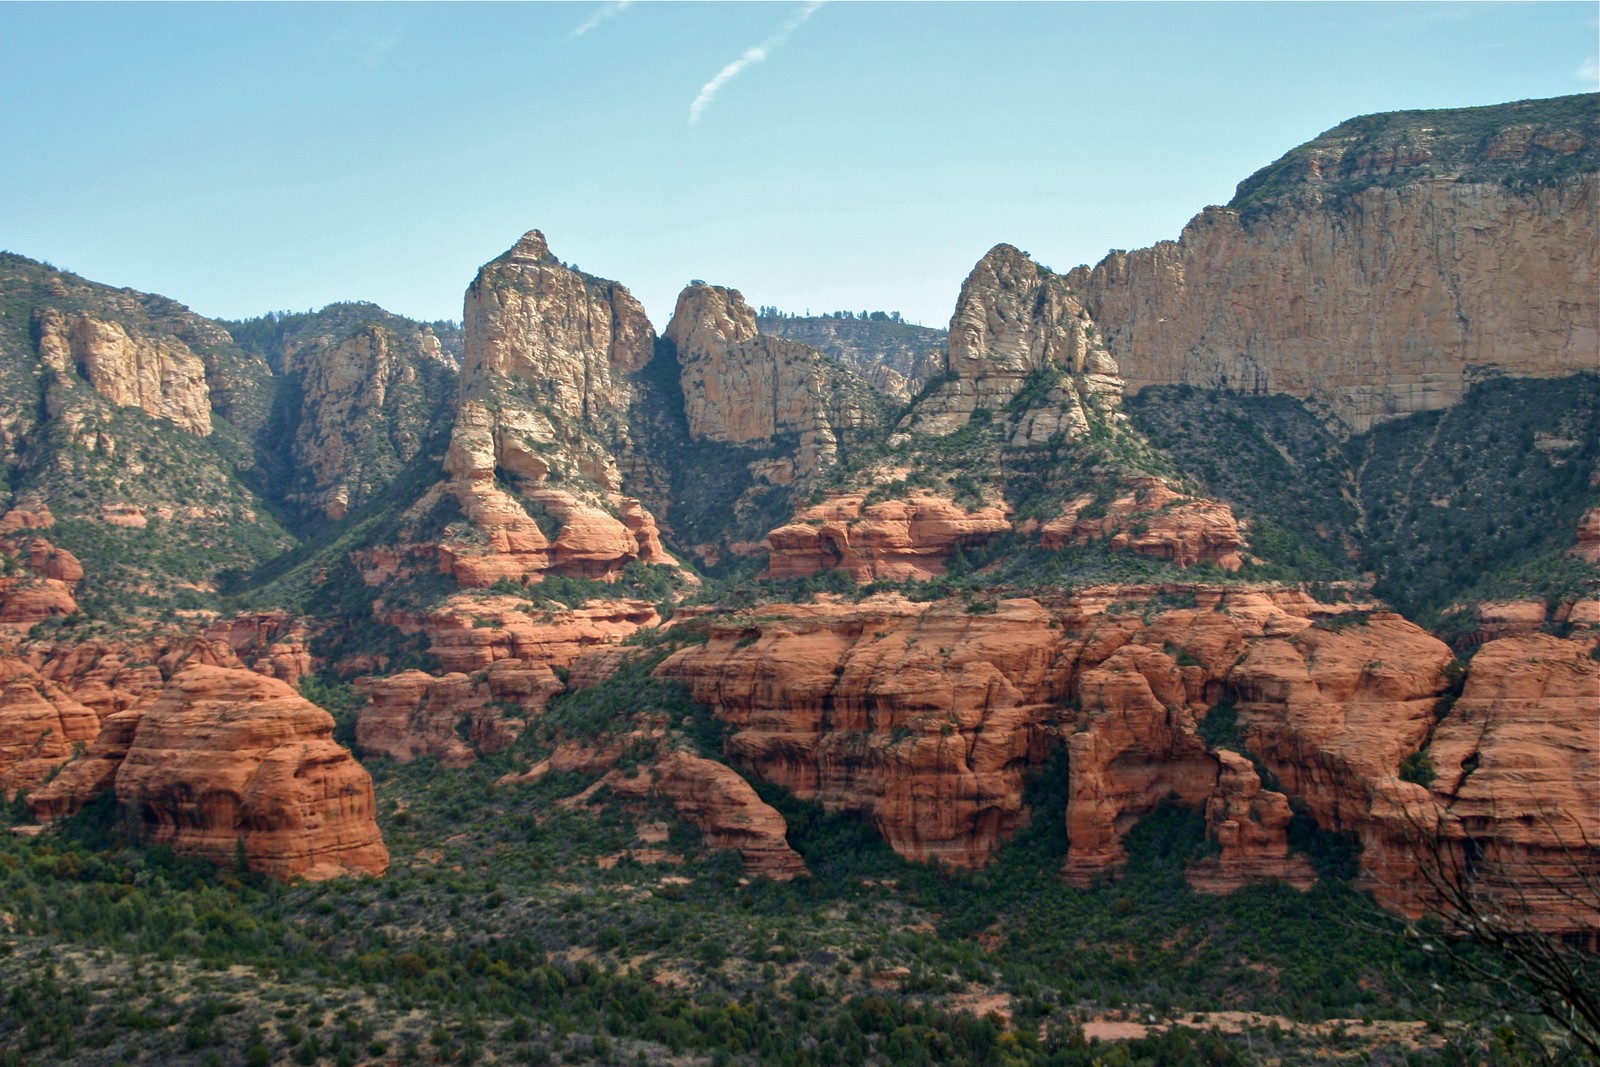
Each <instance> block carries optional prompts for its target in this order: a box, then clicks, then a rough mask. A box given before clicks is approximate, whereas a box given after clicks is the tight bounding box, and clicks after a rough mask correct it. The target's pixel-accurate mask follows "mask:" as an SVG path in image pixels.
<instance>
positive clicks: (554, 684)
mask: <svg viewBox="0 0 1600 1067" xmlns="http://www.w3.org/2000/svg"><path fill="white" fill-rule="evenodd" d="M390 621H391V622H392V623H393V624H395V625H397V626H399V628H400V629H401V630H402V631H404V632H421V633H425V634H426V635H427V637H428V647H429V651H430V652H432V653H433V655H434V656H436V657H437V658H438V660H439V664H440V667H441V668H442V671H443V673H442V674H438V675H431V674H427V673H425V672H423V671H416V670H412V671H403V672H401V673H399V674H395V675H391V676H389V677H372V678H364V679H362V680H360V681H359V682H358V683H357V688H358V689H359V690H360V691H361V692H362V693H364V694H365V695H366V696H367V697H368V698H369V700H370V701H371V704H370V706H368V707H367V708H364V709H362V711H361V713H360V715H359V716H358V718H357V720H356V746H357V748H358V749H359V750H360V751H361V753H362V754H363V755H375V756H388V757H390V758H392V759H397V760H400V761H401V762H406V761H409V760H412V759H415V758H417V757H418V756H437V757H439V758H440V759H442V760H443V761H444V762H445V763H446V764H447V765H450V766H462V765H464V764H467V763H471V762H473V760H475V759H476V758H477V756H478V754H479V753H485V754H490V753H495V752H498V751H500V750H502V749H504V748H506V747H507V746H509V745H510V744H511V743H512V742H513V741H515V740H516V739H517V737H518V736H519V735H520V734H521V733H522V731H523V729H524V728H525V727H526V726H527V724H528V722H529V721H530V720H532V719H534V718H536V717H537V716H538V715H539V714H540V713H542V712H543V711H544V709H545V706H546V704H548V703H549V701H550V698H551V697H553V696H555V695H556V694H557V693H560V692H562V691H563V690H564V689H565V688H566V686H565V685H564V684H563V683H562V681H561V680H560V679H559V678H558V677H557V676H556V674H555V671H557V670H563V671H564V670H566V669H567V668H569V667H571V666H572V665H573V664H574V663H575V662H577V660H578V659H579V658H580V657H583V656H585V655H587V654H590V653H592V652H594V651H596V650H598V649H602V648H608V647H611V646H614V645H616V644H618V643H620V642H621V641H622V640H623V639H624V638H626V637H629V636H631V635H632V634H634V633H636V632H638V631H639V630H640V629H641V628H643V627H646V626H655V625H657V624H659V623H660V622H661V618H660V616H658V615H657V614H656V611H655V608H654V607H653V606H652V605H650V604H649V603H646V602H644V601H638V600H621V601H604V602H602V601H594V602H592V603H590V604H588V605H585V606H584V607H581V608H572V609H568V610H565V611H549V610H539V611H535V610H532V605H530V604H529V603H528V602H527V601H525V600H521V599H519V598H516V597H507V596H501V597H468V596H458V597H454V598H451V599H450V600H448V601H446V602H444V603H443V604H440V605H439V606H437V607H435V608H434V609H432V610H431V611H429V612H427V613H426V614H425V615H424V616H422V617H421V618H416V617H404V616H394V617H391V619H390Z"/></svg>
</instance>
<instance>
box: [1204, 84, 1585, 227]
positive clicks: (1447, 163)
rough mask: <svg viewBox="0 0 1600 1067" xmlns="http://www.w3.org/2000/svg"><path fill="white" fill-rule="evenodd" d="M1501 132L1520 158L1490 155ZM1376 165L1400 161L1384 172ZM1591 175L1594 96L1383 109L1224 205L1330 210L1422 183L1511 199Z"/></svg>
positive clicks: (1245, 186) (1289, 160)
mask: <svg viewBox="0 0 1600 1067" xmlns="http://www.w3.org/2000/svg"><path fill="white" fill-rule="evenodd" d="M1508 131H1509V132H1510V136H1511V138H1512V140H1513V142H1514V143H1517V144H1520V145H1521V151H1520V152H1501V153H1491V152H1490V151H1489V149H1490V148H1491V146H1494V145H1495V144H1496V143H1497V142H1499V141H1500V140H1501V139H1502V138H1504V137H1506V136H1507V134H1508ZM1524 141H1525V142H1526V143H1523V142H1524ZM1574 149H1575V150H1574ZM1497 157H1498V158H1497ZM1313 160H1315V161H1317V162H1318V163H1319V164H1320V169H1319V171H1318V175H1319V176H1318V178H1317V180H1316V181H1312V180H1310V177H1309V176H1310V174H1311V171H1312V168H1311V166H1310V164H1311V162H1312V161H1313ZM1374 160H1377V161H1380V162H1378V163H1376V164H1375V163H1374ZM1384 160H1398V161H1400V162H1398V164H1396V165H1392V166H1391V165H1385V164H1384V163H1383V162H1381V161H1384ZM1597 167H1600V94H1594V93H1585V94H1582V95H1578V96H1563V97H1558V98H1556V99H1552V100H1524V101H1519V102H1517V103H1512V104H1496V105H1493V106H1490V107H1472V108H1452V109H1441V110H1437V111H1392V112H1388V113H1385V114H1380V115H1363V116H1361V117H1360V118H1354V119H1351V120H1349V121H1348V122H1343V123H1340V124H1339V125H1338V126H1335V127H1334V128H1333V129H1331V130H1329V131H1327V132H1326V133H1324V134H1322V135H1321V136H1319V137H1317V138H1315V139H1314V140H1312V141H1308V142H1307V143H1305V144H1303V145H1300V146H1299V147H1297V148H1295V149H1292V150H1291V151H1290V152H1288V153H1287V154H1285V155H1284V156H1283V157H1282V158H1280V159H1278V160H1277V161H1276V162H1274V163H1272V164H1270V165H1268V166H1266V167H1264V168H1262V169H1261V170H1259V171H1257V172H1256V173H1255V174H1253V175H1251V176H1250V177H1249V178H1246V179H1245V180H1244V181H1242V182H1240V183H1239V190H1238V192H1237V193H1236V194H1235V196H1234V198H1233V200H1232V201H1230V202H1229V204H1228V206H1229V207H1231V208H1234V209H1235V210H1237V211H1239V212H1240V213H1241V214H1242V215H1243V216H1244V217H1245V219H1246V220H1247V221H1248V220H1249V219H1251V218H1253V217H1256V216H1258V215H1261V214H1265V213H1268V212H1271V211H1272V210H1274V209H1276V208H1279V207H1282V206H1286V205H1295V204H1299V203H1301V202H1306V201H1310V202H1320V203H1323V204H1330V203H1331V204H1334V205H1337V204H1338V203H1339V202H1340V201H1341V200H1344V199H1346V198H1348V197H1351V196H1353V195H1355V194H1357V193H1359V192H1361V191H1362V190H1364V189H1370V188H1374V187H1380V188H1381V187H1393V186H1397V185H1402V184H1409V183H1411V182H1416V181H1419V180H1424V179H1428V178H1452V179H1455V180H1456V181H1462V182H1499V183H1503V184H1505V185H1507V186H1509V187H1511V188H1513V189H1516V190H1519V191H1520V190H1525V189H1529V188H1534V187H1538V186H1544V185H1551V184H1555V183H1558V182H1561V181H1564V180H1566V179H1568V178H1571V177H1574V176H1576V175H1579V174H1585V173H1593V172H1594V171H1595V170H1596V169H1597ZM1313 198H1315V199H1314V200H1313Z"/></svg>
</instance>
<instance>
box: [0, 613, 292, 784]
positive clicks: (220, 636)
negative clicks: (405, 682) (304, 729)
mask: <svg viewBox="0 0 1600 1067" xmlns="http://www.w3.org/2000/svg"><path fill="white" fill-rule="evenodd" d="M310 665H311V654H310V650H309V648H308V647H307V644H306V633H305V625H304V623H303V622H302V621H300V620H297V619H294V618H293V617H291V616H290V615H288V614H287V613H286V612H261V613H245V614H241V615H238V616H236V617H234V618H232V619H228V620H224V621H221V622H218V623H216V624H214V625H213V626H211V627H210V628H209V629H208V630H207V631H206V632H205V633H204V634H203V635H194V634H186V633H182V632H169V633H163V634H154V635H146V636H142V637H137V636H130V637H124V638H92V639H89V640H75V641H64V642H61V643H54V642H51V641H49V640H36V641H29V642H25V643H22V642H17V641H15V640H13V641H11V642H10V643H9V644H8V645H7V646H6V647H4V648H0V679H3V683H0V684H3V685H4V689H3V691H0V795H4V796H5V797H6V798H8V799H9V798H10V797H13V796H15V794H16V793H17V791H18V790H20V789H30V790H31V789H33V788H35V787H36V786H37V785H38V784H39V783H40V782H42V781H43V780H44V779H45V778H47V777H49V776H50V775H51V774H52V773H53V772H54V771H55V770H56V768H58V767H59V766H60V765H61V764H63V763H65V762H66V761H67V760H69V759H71V758H73V757H74V756H75V754H76V753H77V752H79V751H80V750H81V749H82V748H83V747H85V746H88V745H90V744H92V743H93V742H94V741H95V740H96V739H97V738H98V737H99V735H100V733H101V731H102V730H104V729H106V724H107V722H108V721H109V719H110V718H111V717H112V716H113V715H116V714H118V713H120V712H126V711H139V710H141V709H143V708H144V707H145V706H147V705H148V704H149V703H150V702H151V701H153V700H154V699H155V698H156V697H157V696H158V695H159V694H160V693H161V691H162V690H163V688H164V687H165V686H166V685H167V682H168V680H169V679H170V678H171V677H172V676H173V675H174V674H177V673H179V672H180V671H182V670H184V669H185V668H187V667H192V666H214V667H225V668H230V669H236V670H249V671H254V672H256V673H259V674H263V675H266V676H270V677H273V678H276V679H279V680H280V681H283V682H285V683H286V684H288V685H291V686H293V685H296V684H298V682H299V680H300V678H301V677H302V676H303V675H304V674H306V673H308V671H309V670H310ZM52 709H53V710H52ZM85 711H87V712H88V714H87V715H85V714H84V712H85Z"/></svg>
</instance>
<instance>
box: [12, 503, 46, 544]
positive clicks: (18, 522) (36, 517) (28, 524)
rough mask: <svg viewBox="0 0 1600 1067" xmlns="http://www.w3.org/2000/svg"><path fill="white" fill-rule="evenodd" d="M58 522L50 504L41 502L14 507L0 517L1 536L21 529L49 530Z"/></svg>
mask: <svg viewBox="0 0 1600 1067" xmlns="http://www.w3.org/2000/svg"><path fill="white" fill-rule="evenodd" d="M55 524H56V517H55V516H54V515H52V514H50V505H48V504H40V505H39V506H37V507H27V508H12V509H11V510H10V511H8V512H6V513H5V515H4V516H3V517H0V537H8V536H10V535H11V534H14V533H17V532H19V531H21V530H48V529H49V528H50V527H52V526H54V525H55Z"/></svg>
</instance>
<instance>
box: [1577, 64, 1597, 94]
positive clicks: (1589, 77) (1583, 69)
mask: <svg viewBox="0 0 1600 1067" xmlns="http://www.w3.org/2000/svg"><path fill="white" fill-rule="evenodd" d="M1578 80H1579V81H1581V82H1583V83H1584V84H1585V85H1587V86H1588V87H1589V88H1591V89H1597V88H1600V57H1597V56H1590V57H1589V58H1588V59H1585V60H1584V61H1583V62H1582V63H1580V64H1578Z"/></svg>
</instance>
